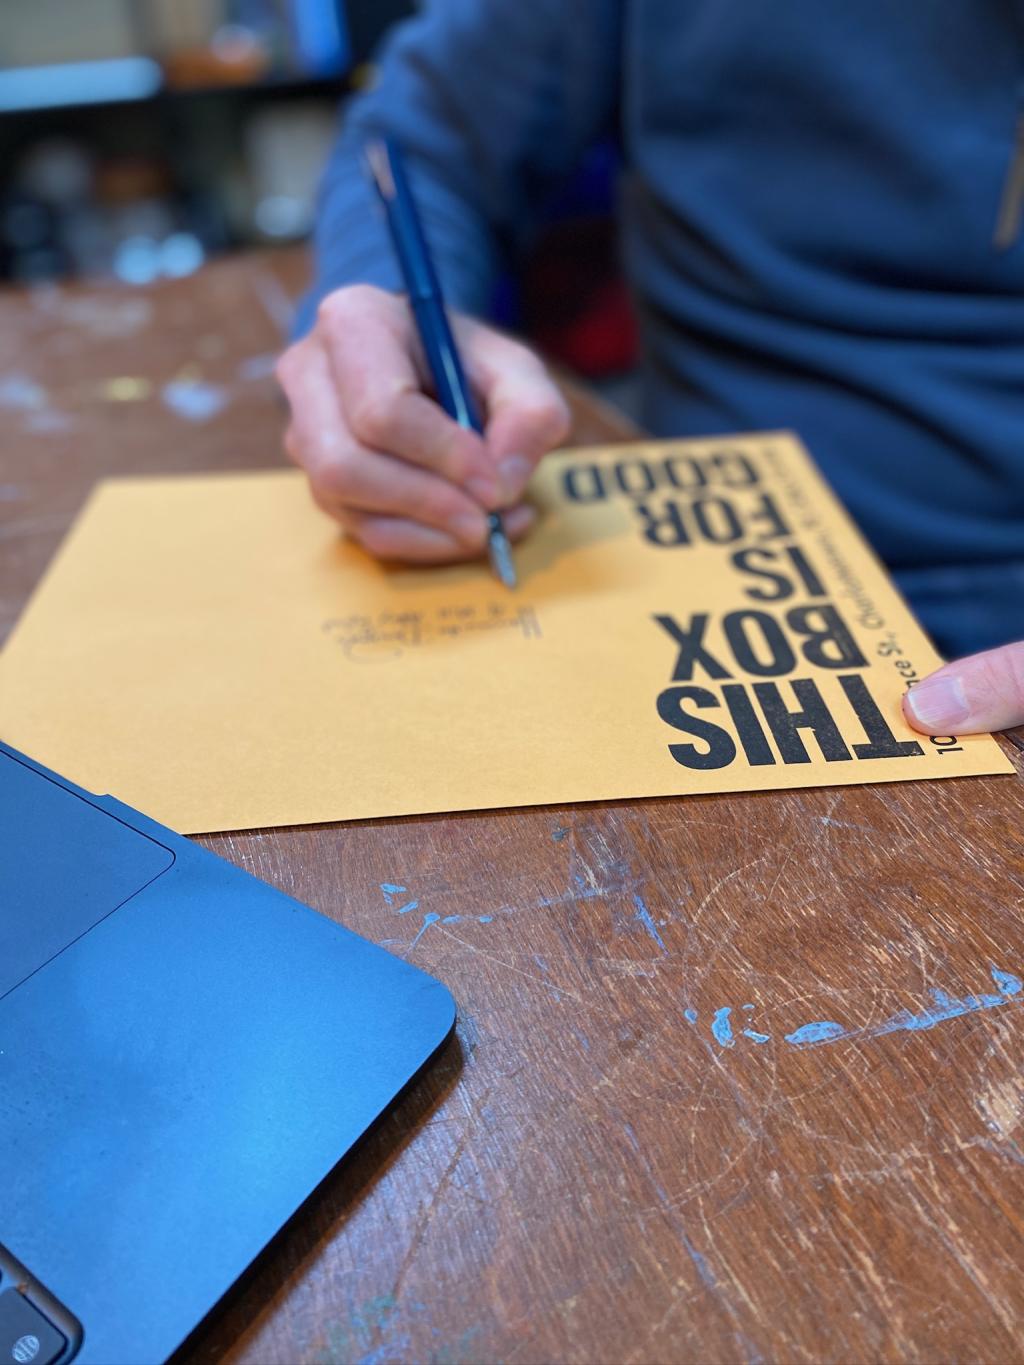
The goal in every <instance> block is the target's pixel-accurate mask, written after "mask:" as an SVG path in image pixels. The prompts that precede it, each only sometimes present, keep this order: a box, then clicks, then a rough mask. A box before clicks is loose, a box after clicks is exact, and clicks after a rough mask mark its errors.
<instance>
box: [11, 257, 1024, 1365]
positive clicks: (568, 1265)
mask: <svg viewBox="0 0 1024 1365" xmlns="http://www.w3.org/2000/svg"><path fill="white" fill-rule="evenodd" d="M302 271H303V266H302V262H301V260H300V259H299V258H298V257H296V256H293V255H285V256H279V257H272V256H254V257H247V258H241V259H236V260H231V261H227V262H224V263H221V264H219V265H217V266H215V267H213V268H211V269H209V270H207V271H205V272H203V274H201V275H200V276H199V277H197V278H195V279H193V280H191V281H187V282H182V283H178V284H174V285H168V286H163V287H160V288H157V289H153V290H148V291H139V292H125V291H122V290H114V289H111V290H106V291H98V290H93V291H87V290H68V291H60V292H57V291H51V292H48V293H46V294H43V295H35V296H25V295H21V296H15V295H8V296H6V297H5V298H4V299H3V301H2V303H0V411H2V412H3V415H4V418H5V421H4V430H3V432H2V434H0V518H2V520H0V634H2V633H6V630H8V629H9V628H10V626H11V624H12V623H13V621H14V619H15V617H16V615H17V612H18V611H19V610H20V607H21V605H22V603H23V601H24V600H25V598H26V596H27V595H28V593H29V592H30V590H31V589H32V587H33V586H34V584H35V583H36V581H37V580H38V578H39V577H40V575H41V574H42V572H43V570H44V568H45V566H46V563H47V561H48V559H49V557H50V555H51V554H52V552H53V550H54V549H55V548H56V546H57V544H58V542H59V540H60V538H61V536H62V534H63V532H64V530H65V529H66V527H67V525H68V522H69V520H70V518H71V517H72V516H73V515H74V513H75V512H76V510H77V509H78V507H79V506H80V505H81V503H82V501H83V499H84V498H85V496H86V494H87V492H88V490H89V488H90V487H91V485H92V483H93V482H94V481H95V480H96V479H97V478H100V477H103V476H106V475H112V474H126V473H131V472H154V473H157V472H159V473H167V472H172V471H187V470H198V469H218V468H238V467H247V468H254V467H262V466H268V465H273V464H276V463H278V462H279V461H280V459H281V456H280V453H279V445H278V442H279V433H280V428H281V425H282V409H281V407H280V404H279V401H278V399H277V395H276V390H275V387H274V384H273V381H272V380H271V378H270V377H269V375H268V361H267V357H269V356H270V355H271V354H272V353H273V352H274V351H275V350H276V349H277V347H278V346H279V344H280V340H281V331H280V326H281V319H282V318H283V316H284V314H285V313H286V311H287V306H288V304H287V295H288V294H291V293H293V292H294V291H295V290H296V289H297V287H298V284H299V280H300V278H301V274H302ZM188 366H195V367H198V370H197V371H193V372H192V373H193V375H195V374H196V373H198V375H199V377H200V378H201V381H202V382H204V383H209V384H214V385H219V386H221V389H222V392H221V395H220V396H221V398H222V399H223V400H224V403H225V406H224V408H223V410H222V411H221V412H220V413H219V414H217V415H216V416H213V417H210V418H209V419H208V420H202V421H198V420H197V421H189V420H187V419H186V418H184V417H182V416H181V415H180V414H179V413H177V412H175V411H174V410H173V408H172V407H170V406H168V401H167V399H166V395H164V393H163V387H164V385H166V384H167V383H169V382H171V381H172V380H173V378H174V376H175V375H176V374H179V373H180V372H181V370H182V368H183V367H188ZM116 377H121V378H125V377H135V378H136V379H140V380H145V381H146V382H147V383H148V384H149V385H150V386H151V390H152V391H151V396H149V397H146V398H140V397H138V396H137V397H136V398H135V399H127V398H125V397H121V398H114V397H112V396H111V390H110V387H109V381H110V380H111V379H112V378H116ZM33 385H34V386H36V390H38V392H37V391H35V390H33V387H32V386H33ZM136 388H137V392H141V390H140V389H139V387H138V386H136ZM43 390H45V393H43ZM122 391H123V392H125V391H126V390H125V389H124V386H122ZM574 410H575V415H576V421H577V428H576V433H575V434H576V437H577V439H580V440H601V441H604V440H611V439H619V438H623V437H628V436H629V435H630V434H631V429H630V427H629V425H628V423H626V422H624V421H621V420H615V419H614V418H613V417H612V416H610V414H609V413H608V412H606V411H603V410H601V409H600V408H599V407H596V406H594V405H592V404H590V403H589V402H588V401H587V399H586V398H585V397H583V396H581V395H579V394H576V395H575V397H574ZM1016 739H1017V743H1016V744H1012V743H1009V742H1008V745H1007V748H1008V752H1011V753H1012V754H1013V755H1014V756H1015V759H1016V761H1017V762H1018V764H1020V763H1021V761H1022V759H1024V754H1022V752H1021V747H1020V737H1019V735H1018V736H1017V737H1016ZM593 742H594V743H595V744H599V743H600V742H601V737H600V735H595V736H594V737H593ZM201 842H202V843H204V844H205V845H206V846H207V847H209V848H212V849H213V850H214V851H216V852H217V853H219V854H220V855H221V856H222V857H225V858H227V859H229V860H230V861H232V862H235V863H237V864H239V865H240V866H243V867H245V868H247V869H249V870H250V871H252V872H254V873H255V874H256V875H257V876H260V877H263V878H265V879H266V880H268V881H270V882H272V883H273V884H275V885H276V886H279V887H281V888H282V889H284V890H286V891H288V892H290V893H291V894H293V895H296V896H298V897H300V898H301V899H303V900H305V901H308V902H309V903H310V904H311V905H314V906H315V907H317V908H318V909H319V910H322V911H323V912H324V913H325V914H328V915H331V916H334V917H335V918H337V919H339V920H342V921H344V923H346V924H347V925H349V926H350V927H351V928H353V929H356V930H357V931H358V932H360V933H362V934H365V935H366V936H367V937H369V938H371V939H373V940H375V941H376V942H378V943H383V944H385V945H387V946H388V947H389V948H390V949H391V950H392V951H393V952H396V953H398V954H400V955H402V956H404V957H407V958H410V959H411V960H414V961H416V962H417V963H419V964H420V965H421V966H423V967H425V968H427V969H428V970H429V971H432V972H434V973H436V974H437V975H438V976H439V977H440V978H441V979H442V980H444V981H445V982H446V983H447V984H448V986H449V987H450V988H451V990H452V991H453V992H454V994H455V997H456V999H457V1000H458V1002H459V1007H460V1023H459V1029H458V1039H457V1041H456V1043H454V1044H453V1045H452V1046H451V1047H450V1048H449V1049H448V1051H447V1052H446V1053H445V1054H444V1055H443V1057H442V1058H441V1059H440V1061H439V1063H438V1064H437V1065H436V1066H435V1067H434V1068H433V1069H432V1070H431V1071H430V1072H429V1074H427V1075H426V1076H425V1077H424V1078H423V1079H422V1081H421V1082H420V1083H418V1084H417V1085H416V1086H415V1087H414V1088H413V1090H412V1091H411V1092H410V1093H409V1095H408V1096H407V1097H406V1098H405V1099H404V1100H403V1101H402V1102H401V1104H400V1105H399V1106H398V1107H397V1108H396V1109H395V1110H394V1111H393V1112H392V1113H391V1114H390V1115H389V1116H388V1117H387V1118H386V1120H385V1121H384V1122H383V1123H382V1124H381V1126H380V1127H379V1128H378V1129H377V1130H376V1131H375V1132H374V1133H373V1134H372V1135H371V1137H370V1138H369V1139H368V1141H367V1142H366V1143H365V1144H364V1146H363V1147H362V1148H361V1150H360V1151H359V1153H358V1154H357V1156H356V1157H355V1159H354V1160H352V1161H351V1162H349V1163H347V1164H346V1165H345V1166H344V1167H343V1168H342V1169H341V1170H339V1171H338V1172H337V1173H336V1174H335V1175H334V1177H332V1179H331V1180H329V1181H328V1182H327V1184H326V1185H325V1186H324V1187H323V1189H321V1190H320V1191H319V1192H318V1193H317V1195H316V1196H315V1197H314V1198H313V1200H312V1201H311V1202H310V1205H309V1206H308V1207H307V1209H306V1210H304V1212H303V1213H302V1215H301V1216H300V1217H299V1218H298V1219H297V1220H295V1222H294V1223H293V1225H291V1226H290V1227H289V1228H288V1229H287V1230H286V1232H285V1233H284V1234H283V1236H282V1237H281V1238H279V1239H278V1242H277V1243H276V1244H275V1246H274V1247H273V1248H272V1249H271V1251H270V1253H269V1254H268V1255H267V1256H266V1257H264V1258H263V1260H262V1261H261V1262H260V1263H259V1265H258V1267H257V1268H256V1270H255V1272H254V1273H253V1274H252V1275H251V1276H249V1277H248V1278H247V1280H246V1282H245V1284H244V1285H243V1286H241V1287H240V1288H239V1289H238V1290H237V1291H236V1292H235V1293H234V1294H233V1295H232V1296H231V1298H230V1299H229V1301H228V1303H227V1305H226V1306H225V1308H224V1309H223V1310H222V1311H220V1312H219V1313H218V1314H217V1315H216V1316H215V1318H214V1319H213V1320H211V1322H210V1323H209V1324H207V1325H206V1327H204V1328H203V1329H202V1330H201V1332H200V1333H199V1334H198V1335H197V1336H196V1337H195V1338H194V1339H193V1341H192V1342H191V1343H190V1345H189V1347H188V1349H187V1351H186V1352H185V1354H184V1356H183V1360H186V1361H188V1362H189V1365H199V1363H200V1362H210V1361H230V1362H232V1363H233V1365H234V1362H238V1363H239V1365H241V1362H303V1365H314V1363H315V1362H341V1361H366V1362H368V1363H369V1362H384V1361H417V1362H418V1361H424V1362H427V1361H430V1362H437V1363H438V1365H441V1362H457V1361H499V1360H500V1361H506V1362H517V1363H518V1365H526V1363H527V1362H547V1361H572V1362H576V1361H579V1362H590V1361H600V1362H648V1361H658V1362H661V1361H751V1362H752V1361H758V1360H761V1361H785V1362H790V1361H794V1362H795V1361H820V1360H830V1361H832V1360H834V1361H937V1360H959V1361H991V1362H1003V1361H1009V1360H1016V1359H1020V1358H1021V1354H1022V1352H1021V1345H1020V1332H1021V1325H1022V1320H1024V1319H1022V1315H1024V1287H1022V1277H1021V1266H1022V1261H1024V1236H1022V1213H1021V1210H1022V1207H1024V1147H1022V1146H1021V1145H1020V1144H1021V1139H1022V1137H1024V1127H1022V1121H1024V1080H1022V1074H1021V1057H1022V1047H1021V1039H1022V1037H1024V993H1022V994H1017V993H1014V987H1013V983H1012V980H1011V978H1010V977H1002V978H998V979H997V978H993V976H992V975H991V969H992V968H995V969H997V972H1003V973H1009V974H1013V975H1014V976H1017V977H1020V976H1024V929H1022V924H1021V909H1022V904H1024V863H1022V851H1024V847H1022V846H1024V783H1022V781H1021V780H1020V776H1019V775H1018V777H1016V778H1005V779H1000V778H989V779H964V780H960V781H953V782H944V783H934V782H932V783H927V784H920V785H912V784H910V785H884V786H879V787H863V788H846V789H843V790H841V791H840V790H815V791H800V792H788V793H778V794H776V793H767V794H760V795H740V796H723V797H708V798H689V799H686V800H658V801H638V802H623V803H617V804H607V805H593V806H584V807H578V808H568V807H566V808H547V809H539V810H525V811H524V810H518V811H512V812H501V811H498V812H487V813H483V814H471V815H463V816H443V817H422V818H416V819H407V820H401V821H371V822H365V823H361V824H355V825H335V826H326V827H325V826H318V827H315V828H299V829H288V830H272V831H258V832H253V833H247V834H241V835H225V836H219V837H218V836H211V837H208V838H204V839H203V840H202V841H201ZM389 886H397V887H402V888H404V890H403V891H402V892H401V893H397V892H389V891H386V890H385V889H383V888H385V887H389ZM410 901H415V902H416V906H415V908H414V909H404V910H403V909H402V907H403V906H406V905H407V904H408V902H410ZM1000 981H1001V982H1002V985H1000V984H999V982H1000ZM934 992H939V994H938V995H936V994H934ZM727 1010H728V1011H730V1012H729V1013H725V1011H727ZM816 1022H817V1023H818V1024H820V1025H822V1028H820V1029H819V1030H818V1032H819V1033H824V1034H826V1035H827V1034H828V1032H829V1029H828V1028H825V1027H824V1025H826V1024H829V1023H831V1024H832V1025H834V1026H835V1028H839V1027H840V1026H842V1028H843V1029H844V1031H845V1033H844V1036H843V1037H841V1038H837V1039H834V1040H832V1041H822V1042H820V1043H818V1044H816V1045H812V1044H810V1043H808V1042H807V1041H806V1040H807V1038H808V1034H807V1031H806V1028H807V1026H808V1025H810V1024H813V1023H816ZM801 1031H802V1032H801ZM792 1035H796V1036H795V1037H793V1036H792ZM168 1273H169V1274H173V1267H169V1268H168Z"/></svg>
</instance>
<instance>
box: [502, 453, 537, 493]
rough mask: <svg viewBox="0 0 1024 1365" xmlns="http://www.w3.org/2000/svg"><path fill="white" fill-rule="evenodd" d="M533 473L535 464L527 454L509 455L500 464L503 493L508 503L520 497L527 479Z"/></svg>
mask: <svg viewBox="0 0 1024 1365" xmlns="http://www.w3.org/2000/svg"><path fill="white" fill-rule="evenodd" d="M532 473H533V466H532V465H531V463H530V461H529V460H528V459H527V458H526V456H525V455H507V456H506V457H505V459H504V460H502V462H501V464H500V465H498V477H499V478H500V479H501V493H502V497H503V498H504V499H505V502H506V503H509V502H513V501H515V500H516V499H518V498H519V496H520V494H521V493H522V491H523V489H524V488H525V487H526V481H527V479H528V478H529V477H530V475H531V474H532Z"/></svg>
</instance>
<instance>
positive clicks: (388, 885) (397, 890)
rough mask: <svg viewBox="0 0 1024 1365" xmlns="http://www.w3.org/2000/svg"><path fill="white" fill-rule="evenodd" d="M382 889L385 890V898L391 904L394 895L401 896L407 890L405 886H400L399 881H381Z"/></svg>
mask: <svg viewBox="0 0 1024 1365" xmlns="http://www.w3.org/2000/svg"><path fill="white" fill-rule="evenodd" d="M380 889H381V890H382V891H383V892H384V899H385V900H386V901H387V903H388V905H390V904H391V900H392V897H393V896H401V895H402V894H403V893H404V892H405V890H406V888H405V887H404V886H399V885H398V883H397V882H381V884H380Z"/></svg>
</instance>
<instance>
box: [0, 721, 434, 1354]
mask: <svg viewBox="0 0 1024 1365" xmlns="http://www.w3.org/2000/svg"><path fill="white" fill-rule="evenodd" d="M454 1022H455V1010H454V1005H453V1002H452V998H451V996H450V995H449V994H448V992H447V990H446V989H445V988H444V987H443V986H442V985H441V984H440V983H439V982H438V981H435V980H434V979H433V978H432V977H430V976H428V975H427V974H426V973H424V972H422V971H420V970H418V969H417V968H416V967H413V966H410V965H409V964H408V963H406V962H402V961H400V960H399V959H397V958H395V957H392V956H391V955H390V954H389V953H386V952H384V951H383V950H382V949H380V948H377V947H376V946H374V945H373V944H371V943H368V942H367V941H366V940H364V939H362V938H360V937H358V936H357V935H356V934H353V933H351V932H349V931H348V930H347V929H344V928H342V927H341V926H340V925H339V924H336V923H334V922H333V921H332V920H330V919H327V918H326V917H325V916H323V915H320V914H317V913H316V912H315V911H313V910H311V909H309V907H308V906H304V905H301V904H300V903H299V902H298V901H295V900H292V899H291V898H290V897H289V896H286V895H283V894H282V893H281V892H279V891H275V890H273V889H272V888H271V887H269V886H266V885H264V884H263V883H262V882H260V881H257V880H256V879H255V878H254V877H251V876H249V875H248V874H247V873H246V872H243V871H241V870H240V869H238V868H235V867H232V866H231V865H230V864H228V863H225V862H223V861H222V860H221V859H220V858H217V857H215V856H214V855H213V854H211V853H208V852H206V851H205V850H204V849H201V848H199V847H198V846H197V845H195V844H193V843H190V842H189V841H188V840H187V839H184V838H182V837H181V836H179V835H176V834H173V833H172V832H171V831H170V830H168V829H164V828H163V827H162V826H160V825H158V824H156V823H155V822H154V821H152V820H149V819H147V818H146V817H145V816H143V815H140V814H139V813H138V812H137V811H134V810H132V809H130V808H129V807H127V806H124V805H122V804H121V803H120V802H118V801H115V800H112V799H111V798H110V797H109V796H95V795H93V794H91V793H90V792H87V791H83V790H82V789H81V788H79V787H76V786H74V785H73V784H72V783H70V782H67V781H65V780H64V779H63V778H61V777H58V776H57V775H56V774H55V773H53V772H49V771H48V770H47V769H45V768H43V767H40V766H39V765H38V764H37V763H34V762H32V761H31V760H30V759H28V758H26V757H25V756H24V755H23V754H19V753H18V752H16V751H15V750H14V749H11V748H8V747H7V746H6V745H2V744H0V1174H2V1180H3V1194H2V1196H0V1362H10V1361H14V1362H16V1365H65V1363H66V1362H69V1361H71V1360H75V1361H76V1365H143V1363H144V1362H150V1361H163V1360H165V1359H166V1358H167V1357H168V1356H169V1355H171V1354H172V1352H174V1351H175V1349H176V1348H177V1347H178V1346H179V1345H180V1344H181V1343H182V1342H183V1341H184V1339H185V1338H186V1337H187V1336H189V1334H190V1333H191V1332H192V1331H193V1330H194V1329H195V1328H196V1326H197V1325H198V1324H199V1323H200V1322H201V1320H202V1319H203V1318H204V1317H205V1316H206V1315H207V1314H208V1313H209V1311H210V1310H211V1309H212V1308H213V1307H214V1305H215V1304H216V1303H217V1301H218V1300H219V1299H220V1298H221V1297H222V1295H224V1293H225V1292H226V1291H227V1290H228V1289H229V1288H230V1286H231V1285H232V1284H233V1283H234V1281H235V1280H237V1279H238V1277H239V1276H240V1275H241V1274H242V1272H243V1271H244V1270H245V1269H246V1267H247V1266H248V1265H249V1264H250V1263H251V1262H252V1260H253V1259H254V1258H255V1257H256V1256H257V1255H258V1253H259V1252H260V1251H261V1250H262V1248H263V1247H265V1246H266V1244H267V1243H268V1242H269V1241H270V1239H271V1238H272V1237H273V1236H274V1235H275V1234H276V1233H277V1232H278V1231H279V1230H280V1228H281V1227H282V1226H283V1224H284V1223H285V1222H286V1221H287V1220H288V1219H289V1218H290V1217H291V1215H292V1214H293V1213H294V1212H295V1211H296V1209H298V1207H299V1206H300V1205H301V1204H302V1203H303V1201H304V1200H305V1199H306V1198H307V1197H308V1196H309V1195H310V1194H311V1193H312V1191H313V1190H314V1189H315V1188H316V1186H317V1185H318V1184H319V1183H320V1182H321V1181H322V1180H323V1179H324V1177H325V1176H326V1175H327V1174H328V1173H329V1172H330V1171H331V1170H332V1168H333V1167H334V1166H335V1165H336V1164H337V1163H338V1161H340V1160H341V1158H342V1157H344V1156H345V1154H346V1152H348V1151H349V1150H350V1149H351V1148H352V1146H353V1145H354V1144H355V1143H356V1142H357V1141H358V1140H359V1138H360V1137H361V1136H362V1135H363V1134H364V1133H365V1132H366V1130H367V1129H368V1128H369V1127H370V1125H371V1124H373V1122H374V1121H375V1120H376V1119H377V1118H378V1117H379V1116H380V1115H381V1113H382V1112H383V1111H384V1110H385V1109H386V1108H387V1107H388V1105H389V1104H390V1103H391V1102H392V1101H393V1100H394V1099H395V1097H396V1096H397V1095H398V1093H399V1092H400V1091H401V1090H402V1089H403V1088H404V1087H405V1086H406V1085H407V1084H408V1083H409V1081H410V1080H411V1079H412V1078H413V1077H414V1076H415V1075H416V1074H417V1072H418V1071H419V1070H420V1069H421V1068H422V1067H423V1066H424V1065H425V1064H426V1063H427V1062H428V1061H429V1060H430V1058H431V1057H432V1056H433V1055H434V1054H435V1053H436V1052H437V1051H438V1049H439V1048H440V1047H441V1046H442V1044H443V1043H444V1042H445V1040H446V1039H447V1038H448V1036H449V1034H450V1033H451V1031H452V1027H453V1025H454Z"/></svg>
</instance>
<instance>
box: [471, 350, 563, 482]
mask: <svg viewBox="0 0 1024 1365" xmlns="http://www.w3.org/2000/svg"><path fill="white" fill-rule="evenodd" d="M467 359H468V361H469V364H470V368H471V371H472V378H473V380H474V384H475V387H476V388H477V391H478V392H479V393H480V396H481V397H482V399H483V402H484V408H485V412H486V432H485V440H486V442H487V449H488V451H489V452H490V455H491V458H492V460H493V461H494V464H495V467H496V469H497V472H498V479H499V482H500V484H501V495H502V499H503V504H504V505H505V506H509V507H511V506H514V505H515V504H516V503H517V502H518V501H519V499H520V498H521V497H522V494H523V490H524V488H525V487H526V483H527V480H528V479H529V477H530V475H531V474H532V473H533V471H534V468H535V467H536V465H537V464H538V463H539V461H540V460H541V458H542V457H543V456H544V455H546V454H547V453H548V451H549V450H553V449H554V448H555V446H557V445H560V444H561V442H562V441H564V440H565V438H566V436H567V435H568V433H569V409H568V407H567V405H566V402H565V399H564V398H563V397H562V395H561V392H560V391H559V389H558V386H557V385H556V383H555V381H554V380H553V379H552V377H551V375H550V374H549V372H548V370H547V367H546V366H545V365H544V362H543V361H542V360H541V359H540V357H539V356H537V355H535V354H534V353H533V352H532V351H531V350H530V349H529V348H528V347H526V346H523V345H521V344H520V343H519V342H517V341H513V340H512V338H511V337H506V336H504V335H503V334H502V333H500V332H495V331H493V330H491V329H490V328H487V327H483V326H479V325H477V326H476V328H475V329H474V332H473V335H472V338H471V347H470V348H469V349H468V351H467Z"/></svg>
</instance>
